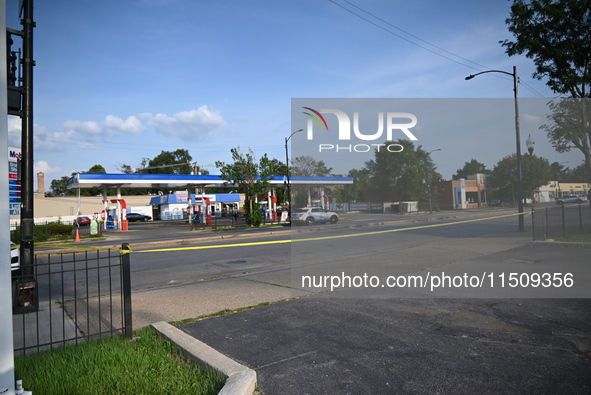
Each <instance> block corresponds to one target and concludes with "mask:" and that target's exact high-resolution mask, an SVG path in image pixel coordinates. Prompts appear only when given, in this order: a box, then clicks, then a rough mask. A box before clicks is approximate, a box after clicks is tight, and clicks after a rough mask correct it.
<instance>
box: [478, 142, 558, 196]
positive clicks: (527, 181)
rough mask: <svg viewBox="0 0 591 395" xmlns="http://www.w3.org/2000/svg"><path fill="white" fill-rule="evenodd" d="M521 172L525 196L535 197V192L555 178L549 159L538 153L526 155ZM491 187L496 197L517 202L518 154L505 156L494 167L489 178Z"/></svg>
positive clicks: (522, 161) (523, 158)
mask: <svg viewBox="0 0 591 395" xmlns="http://www.w3.org/2000/svg"><path fill="white" fill-rule="evenodd" d="M521 168H522V170H521V174H522V177H521V178H522V184H523V196H524V198H533V195H534V192H535V191H536V190H537V189H538V188H539V187H541V186H543V185H546V184H548V182H550V181H551V180H552V178H553V176H554V175H553V173H552V167H551V166H550V162H548V159H546V158H542V157H539V156H536V155H524V156H523V157H522V160H521ZM488 181H489V187H491V188H492V189H493V190H494V191H495V198H496V199H503V200H506V201H513V203H514V204H516V203H517V200H516V196H517V189H518V187H519V182H518V176H517V155H515V154H512V155H508V156H505V157H504V158H503V159H501V160H500V161H499V162H498V163H497V164H496V165H495V167H494V169H493V171H492V174H491V176H490V177H489V178H488Z"/></svg>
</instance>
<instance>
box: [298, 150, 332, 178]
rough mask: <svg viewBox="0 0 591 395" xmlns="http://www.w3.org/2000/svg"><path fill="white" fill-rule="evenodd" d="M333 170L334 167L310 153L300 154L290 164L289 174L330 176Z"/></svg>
mask: <svg viewBox="0 0 591 395" xmlns="http://www.w3.org/2000/svg"><path fill="white" fill-rule="evenodd" d="M331 172H332V167H326V164H325V163H324V161H322V160H317V159H314V158H313V157H311V156H309V155H302V156H298V157H297V158H295V159H294V160H293V161H292V162H291V165H290V166H289V174H290V175H292V176H306V177H328V176H330V175H331Z"/></svg>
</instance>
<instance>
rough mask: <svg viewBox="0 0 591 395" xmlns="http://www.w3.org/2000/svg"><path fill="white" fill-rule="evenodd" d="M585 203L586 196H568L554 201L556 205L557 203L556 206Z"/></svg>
mask: <svg viewBox="0 0 591 395" xmlns="http://www.w3.org/2000/svg"><path fill="white" fill-rule="evenodd" d="M586 201H587V196H585V195H568V196H565V197H561V198H558V199H556V203H558V204H565V203H584V202H586Z"/></svg>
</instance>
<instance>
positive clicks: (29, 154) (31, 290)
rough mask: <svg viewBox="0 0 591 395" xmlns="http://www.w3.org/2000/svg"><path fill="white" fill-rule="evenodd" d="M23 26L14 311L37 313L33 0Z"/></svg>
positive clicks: (26, 3)
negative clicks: (18, 238)
mask: <svg viewBox="0 0 591 395" xmlns="http://www.w3.org/2000/svg"><path fill="white" fill-rule="evenodd" d="M22 7H23V8H22V19H21V25H22V26H23V30H22V39H23V52H22V55H23V56H22V59H21V69H22V87H21V88H22V111H21V114H22V115H21V118H22V128H21V133H22V140H21V153H22V160H21V243H20V260H21V262H20V264H21V271H22V280H21V281H20V282H18V283H17V289H16V294H17V297H16V298H15V302H14V303H15V305H14V310H15V312H17V313H26V312H30V311H36V310H37V307H38V294H37V281H36V280H35V277H34V270H33V269H34V264H35V256H34V243H33V241H34V236H35V235H34V226H35V224H34V218H35V217H34V214H33V177H34V174H33V172H34V170H33V164H34V161H33V66H35V61H34V60H33V28H34V27H35V22H34V21H33V0H23V2H22Z"/></svg>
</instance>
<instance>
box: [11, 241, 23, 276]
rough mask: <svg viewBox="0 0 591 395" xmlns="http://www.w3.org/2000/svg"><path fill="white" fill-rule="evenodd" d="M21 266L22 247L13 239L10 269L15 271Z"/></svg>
mask: <svg viewBox="0 0 591 395" xmlns="http://www.w3.org/2000/svg"><path fill="white" fill-rule="evenodd" d="M20 267H21V252H20V249H19V248H18V247H17V245H16V244H14V243H13V242H12V241H11V242H10V270H12V271H15V270H18V269H20Z"/></svg>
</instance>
